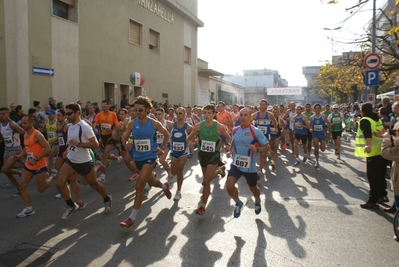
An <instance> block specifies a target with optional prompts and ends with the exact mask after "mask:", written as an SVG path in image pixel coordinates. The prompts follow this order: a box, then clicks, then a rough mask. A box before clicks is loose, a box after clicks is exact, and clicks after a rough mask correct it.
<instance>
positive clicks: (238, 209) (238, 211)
mask: <svg viewBox="0 0 399 267" xmlns="http://www.w3.org/2000/svg"><path fill="white" fill-rule="evenodd" d="M243 206H244V203H242V202H241V201H240V203H239V204H238V205H237V204H236V206H235V207H234V218H238V217H240V215H241V210H242V207H243Z"/></svg>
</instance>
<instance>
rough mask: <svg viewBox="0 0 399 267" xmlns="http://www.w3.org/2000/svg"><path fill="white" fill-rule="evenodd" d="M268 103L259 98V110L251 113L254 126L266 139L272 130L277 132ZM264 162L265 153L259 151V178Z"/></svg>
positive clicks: (261, 175)
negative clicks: (268, 109)
mask: <svg viewBox="0 0 399 267" xmlns="http://www.w3.org/2000/svg"><path fill="white" fill-rule="evenodd" d="M268 105H269V104H268V103H267V101H266V100H265V99H261V100H260V101H259V111H257V112H255V113H253V114H252V116H251V117H252V118H251V120H255V126H256V127H258V128H259V129H260V130H261V131H262V133H263V134H264V135H265V136H266V138H267V140H270V134H271V133H272V132H273V133H277V121H276V118H275V117H274V115H273V113H271V112H269V111H267V106H268ZM271 127H273V128H271ZM272 130H273V131H272ZM270 159H271V154H270ZM265 164H266V154H265V153H260V160H259V170H258V176H259V178H260V177H263V168H264V167H265Z"/></svg>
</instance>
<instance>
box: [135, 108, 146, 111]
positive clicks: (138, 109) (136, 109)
mask: <svg viewBox="0 0 399 267" xmlns="http://www.w3.org/2000/svg"><path fill="white" fill-rule="evenodd" d="M133 110H134V112H143V111H144V109H143V108H135V109H133Z"/></svg>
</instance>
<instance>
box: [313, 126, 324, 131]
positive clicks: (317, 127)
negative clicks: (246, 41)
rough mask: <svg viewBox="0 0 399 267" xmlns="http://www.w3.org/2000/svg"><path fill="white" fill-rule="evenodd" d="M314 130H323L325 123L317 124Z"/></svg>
mask: <svg viewBox="0 0 399 267" xmlns="http://www.w3.org/2000/svg"><path fill="white" fill-rule="evenodd" d="M314 131H315V132H320V131H323V125H315V126H314Z"/></svg>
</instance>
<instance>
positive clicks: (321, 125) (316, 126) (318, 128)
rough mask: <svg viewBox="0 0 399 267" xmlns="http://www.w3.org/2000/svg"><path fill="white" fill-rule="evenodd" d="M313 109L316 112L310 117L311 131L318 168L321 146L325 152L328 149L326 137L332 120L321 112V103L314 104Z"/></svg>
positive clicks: (315, 165) (316, 166)
mask: <svg viewBox="0 0 399 267" xmlns="http://www.w3.org/2000/svg"><path fill="white" fill-rule="evenodd" d="M313 110H314V112H315V114H314V115H313V116H312V117H311V118H310V131H311V132H312V138H313V145H314V156H315V158H316V162H315V164H314V167H315V168H318V167H319V166H320V165H319V148H320V151H321V152H324V150H325V149H326V138H327V135H328V131H329V129H330V122H329V121H328V119H327V116H326V115H324V114H321V105H320V104H314V106H313ZM319 143H320V146H319Z"/></svg>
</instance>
